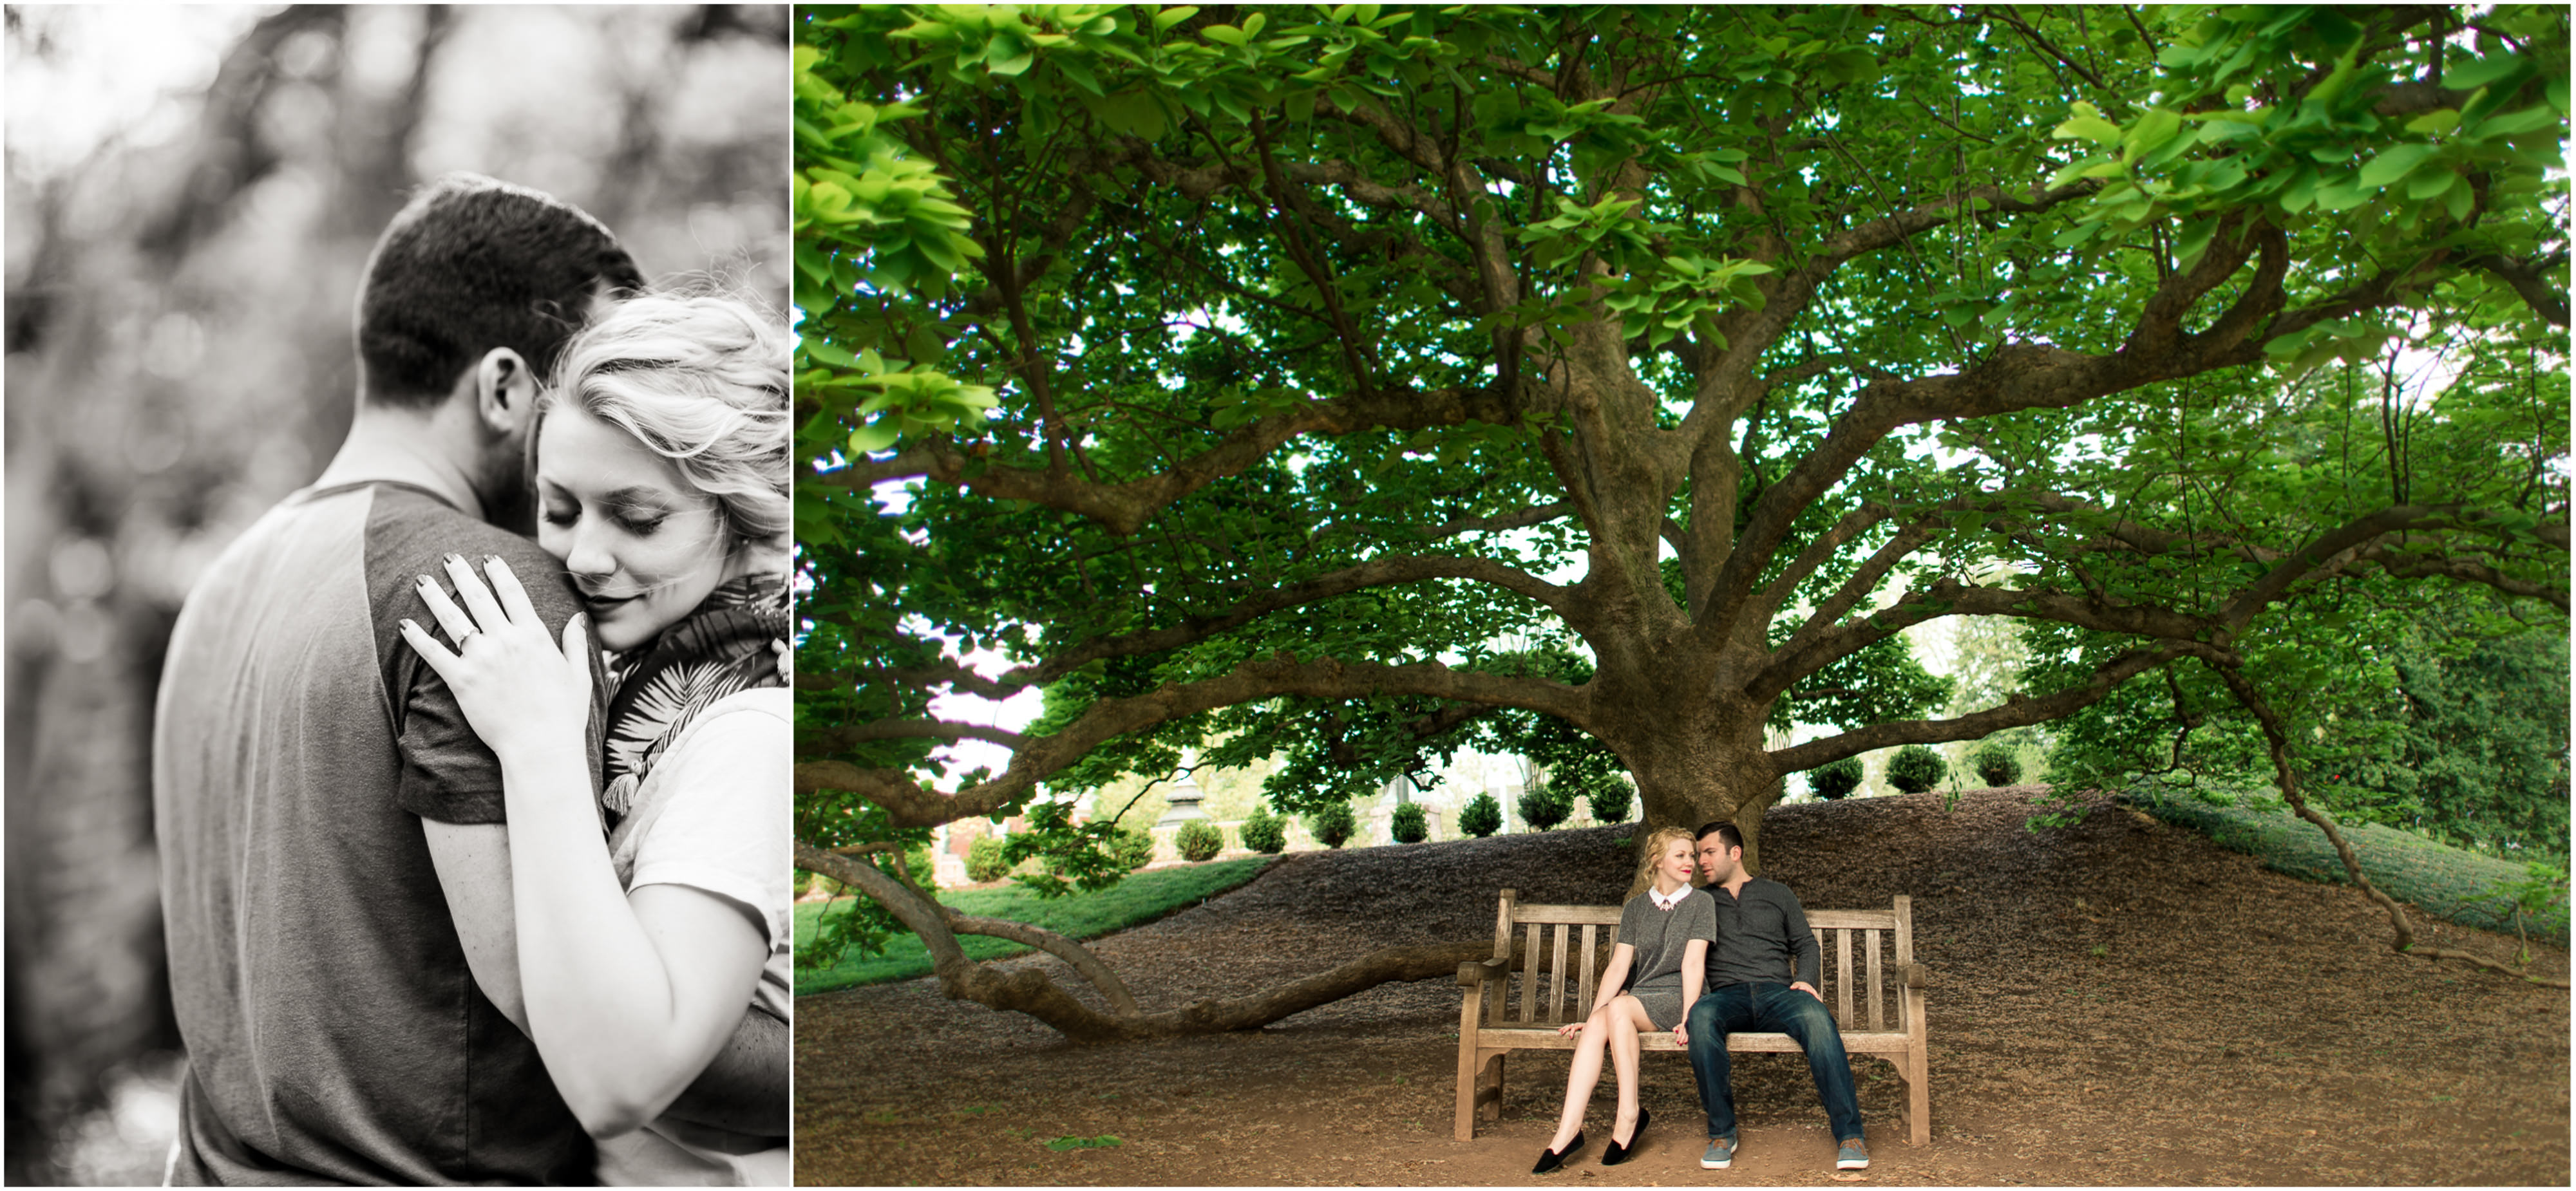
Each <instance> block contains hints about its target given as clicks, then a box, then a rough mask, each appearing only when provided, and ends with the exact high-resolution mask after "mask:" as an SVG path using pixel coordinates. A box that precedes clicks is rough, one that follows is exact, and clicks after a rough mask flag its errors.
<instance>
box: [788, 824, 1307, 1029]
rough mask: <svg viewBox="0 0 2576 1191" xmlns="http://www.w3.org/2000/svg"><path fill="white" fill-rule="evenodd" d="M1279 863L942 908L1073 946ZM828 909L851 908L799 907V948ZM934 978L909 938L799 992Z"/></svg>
mask: <svg viewBox="0 0 2576 1191" xmlns="http://www.w3.org/2000/svg"><path fill="white" fill-rule="evenodd" d="M1274 859H1276V857H1271V856H1246V857H1244V858H1242V859H1240V860H1220V861H1215V862H1213V863H1208V864H1191V865H1175V866H1173V867H1171V868H1163V869H1155V870H1154V871H1152V872H1144V873H1137V874H1136V875H1134V876H1131V877H1129V878H1127V879H1126V880H1124V881H1120V882H1119V883H1118V884H1116V885H1113V886H1111V887H1110V888H1108V889H1104V890H1101V891H1100V892H1098V893H1076V894H1070V895H1068V896H1065V897H1059V898H1041V897H1039V896H1037V895H1036V894H1034V893H1030V892H1029V891H1028V890H1026V889H1023V888H1021V887H1019V886H1018V885H1005V886H1002V887H1000V888H998V889H955V890H949V891H946V892H943V893H941V894H940V895H939V900H940V901H941V902H942V903H944V904H946V905H949V906H953V907H955V908H956V909H957V912H959V913H961V914H973V915H976V916H978V917H984V918H1007V919H1009V920H1011V921H1013V922H1025V923H1028V924H1030V925H1032V926H1041V927H1045V928H1046V929H1048V930H1051V931H1054V932H1055V933H1057V934H1060V935H1063V936H1065V937H1067V938H1072V939H1090V938H1096V937H1098V936H1101V935H1105V934H1108V933H1110V932H1112V931H1119V930H1125V929H1126V928H1128V927H1131V926H1137V925H1141V924H1143V923H1147V922H1152V921H1153V920H1155V919H1157V918H1160V917H1162V916H1164V915H1166V914H1169V913H1172V912H1174V911H1176V910H1183V909H1187V908H1189V907H1190V906H1193V905H1196V904H1198V903H1199V902H1202V901H1205V900H1207V899H1208V898H1211V897H1214V896H1216V895H1217V894H1220V893H1223V892H1225V891H1226V890H1229V889H1232V888H1234V887H1235V886H1238V885H1241V884H1243V883H1244V882H1246V881H1249V880H1251V879H1252V878H1254V877H1255V876H1258V875H1260V873H1261V870H1262V868H1263V866H1265V865H1268V864H1269V863H1270V862H1271V861H1272V860H1274ZM827 904H828V905H829V906H830V907H833V908H834V910H835V912H838V910H839V909H842V908H846V907H847V906H848V904H849V903H848V902H847V901H846V900H843V901H838V902H832V903H824V902H804V903H801V904H799V905H798V906H797V907H796V943H797V945H798V946H800V947H801V946H804V945H805V942H806V941H807V940H809V939H811V938H813V937H814V931H815V924H816V922H817V921H818V920H819V919H820V918H821V916H822V914H823V911H824V910H825V908H826V907H827ZM957 941H958V943H959V944H960V945H961V946H963V947H964V948H965V949H966V955H967V957H968V958H971V959H995V958H999V957H1001V956H1005V955H1019V954H1023V953H1025V952H1027V951H1028V950H1029V949H1028V948H1026V947H1022V946H1020V945H1018V944H1016V943H1006V942H1003V941H1002V940H1000V939H991V938H986V937H984V936H981V935H960V936H958V940H957ZM929 974H930V952H929V949H928V948H925V947H923V946H922V945H921V940H920V939H919V938H918V937H916V936H914V935H912V934H910V933H908V932H907V933H903V934H898V935H896V936H895V937H894V938H892V939H889V940H887V942H886V950H885V954H883V955H870V956H862V955H859V954H858V953H857V952H856V951H855V950H854V951H851V952H849V953H846V954H844V955H842V956H841V962H839V963H837V964H834V965H833V966H831V967H829V968H799V969H797V970H796V991H797V993H798V994H799V995H802V994H805V993H817V992H830V991H831V990H833V989H836V988H848V987H850V986H852V985H856V984H877V983H881V982H883V981H887V980H909V979H912V978H913V977H916V976H927V975H929Z"/></svg>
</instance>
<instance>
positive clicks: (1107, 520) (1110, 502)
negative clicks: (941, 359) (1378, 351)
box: [799, 389, 1512, 537]
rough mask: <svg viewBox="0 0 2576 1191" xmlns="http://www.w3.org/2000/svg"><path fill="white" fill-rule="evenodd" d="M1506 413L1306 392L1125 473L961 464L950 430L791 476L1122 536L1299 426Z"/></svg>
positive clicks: (1423, 400)
mask: <svg viewBox="0 0 2576 1191" xmlns="http://www.w3.org/2000/svg"><path fill="white" fill-rule="evenodd" d="M1511 420H1512V412H1511V410H1510V409H1509V408H1508V407H1507V405H1506V403H1505V401H1504V400H1503V397H1502V395H1501V394H1499V393H1495V392H1492V391H1490V390H1486V389H1439V390H1434V391H1431V392H1404V391H1380V392H1377V393H1374V394H1370V395H1366V396H1351V397H1342V398H1338V399H1334V400H1329V401H1313V402H1309V403H1307V404H1306V405H1304V406H1302V407H1300V408H1298V409H1296V410H1292V411H1290V412H1287V413H1279V414H1272V415H1270V416H1268V417H1265V418H1261V419H1259V420H1257V421H1254V422H1252V423H1250V424H1248V425H1246V426H1243V427H1241V428H1239V429H1237V430H1235V431H1234V432H1233V433H1231V434H1228V435H1226V436H1225V438H1224V439H1222V440H1221V441H1219V442H1218V443H1217V445H1215V446H1213V447H1210V448H1208V449H1207V450H1205V451H1202V452H1200V453H1199V454H1196V455H1193V456H1190V457H1189V458H1188V459H1186V460H1183V461H1182V462H1181V464H1180V465H1179V466H1177V467H1175V468H1173V469H1171V470H1170V471H1167V472H1161V473H1157V474H1154V475H1149V476H1144V477H1141V478H1139V479H1134V480H1129V481H1126V482H1124V483H1093V482H1091V481H1089V480H1085V479H1082V478H1080V477H1078V476H1073V475H1067V474H1061V473H1054V472H1049V471H1047V470H1045V469H1043V468H1022V467H1009V466H1002V465H993V466H988V467H984V468H982V469H981V470H975V469H973V468H972V467H971V466H970V465H971V464H973V463H975V462H978V461H977V460H974V459H972V458H970V456H969V455H968V453H967V452H966V451H962V450H959V449H958V448H957V444H956V442H955V441H954V440H941V441H933V442H926V443H916V444H915V445H913V446H912V447H910V448H908V449H906V450H905V451H903V452H902V453H901V454H899V455H897V456H896V457H895V458H893V459H891V460H884V461H876V462H863V463H858V464H854V465H852V466H849V467H844V468H838V469H835V470H832V471H828V472H817V473H814V474H812V475H807V476H801V477H799V482H800V483H806V484H814V485H820V486H826V487H841V488H867V487H869V486H872V485H874V484H878V483H882V482H884V481H886V480H892V479H909V478H913V477H921V478H926V479H929V480H932V481H935V482H938V483H942V484H956V485H959V486H962V487H964V488H967V489H969V490H971V491H973V492H976V493H979V494H981V495H984V496H991V497H998V498H1000V499H1004V500H1025V501H1029V502H1031V503H1033V504H1037V505H1041V506H1044V507H1046V508H1050V509H1058V510H1061V511H1064V512H1068V513H1076V514H1079V515H1081V516H1084V517H1088V518H1091V519H1092V520H1093V521H1096V522H1098V523H1099V524H1100V525H1101V527H1102V528H1104V529H1107V530H1108V531H1109V532H1111V533H1114V534H1117V535H1119V536H1121V537H1124V536H1127V535H1130V534H1133V533H1135V532H1136V531H1137V530H1139V529H1142V528H1144V525H1145V522H1146V521H1147V520H1148V519H1150V518H1151V517H1152V516H1153V515H1154V514H1155V513H1156V512H1159V511H1160V510H1162V509H1163V508H1164V507H1166V506H1168V505H1170V504H1171V503H1172V502H1174V501H1177V500H1179V499H1181V498H1182V497H1184V496H1187V495H1189V494H1190V493H1193V492H1196V491H1198V490H1199V489H1201V488H1204V487H1206V486H1207V485H1209V484H1212V483H1215V482H1216V481H1218V480H1222V479H1226V478H1228V477H1231V476H1236V475H1240V474H1242V473H1243V472H1245V471H1247V470H1250V469H1251V468H1252V467H1253V466H1255V465H1257V464H1259V463H1260V462H1261V461H1262V460H1264V459H1266V458H1268V457H1269V456H1270V453H1271V452H1273V451H1276V450H1277V449H1279V447H1280V446H1281V445H1283V444H1285V443H1287V442H1288V441H1289V440H1290V439H1293V438H1296V437H1297V436H1299V435H1302V434H1325V435H1339V434H1350V433H1354V432H1357V431H1361V430H1421V429H1427V428H1430V427H1435V426H1457V425H1463V424H1465V423H1467V422H1491V423H1496V424H1503V423H1508V422H1510V421H1511Z"/></svg>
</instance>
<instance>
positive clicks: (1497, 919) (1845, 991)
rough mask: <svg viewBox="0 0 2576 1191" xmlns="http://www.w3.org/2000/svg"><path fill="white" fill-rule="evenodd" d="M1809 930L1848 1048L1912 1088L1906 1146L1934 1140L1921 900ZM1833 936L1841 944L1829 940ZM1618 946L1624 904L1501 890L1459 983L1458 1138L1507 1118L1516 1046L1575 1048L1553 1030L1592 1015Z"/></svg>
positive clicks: (1760, 1038)
mask: <svg viewBox="0 0 2576 1191" xmlns="http://www.w3.org/2000/svg"><path fill="white" fill-rule="evenodd" d="M1807 926H1808V928H1809V929H1811V930H1813V931H1814V932H1815V933H1816V943H1817V945H1818V947H1819V948H1820V949H1821V950H1820V958H1821V959H1822V961H1823V962H1821V963H1820V964H1818V965H1817V966H1818V968H1819V969H1820V971H1819V973H1818V975H1819V976H1820V977H1821V978H1822V979H1823V981H1824V987H1822V988H1820V989H1818V990H1817V991H1818V992H1820V993H1823V994H1824V997H1825V1003H1826V1006H1827V1008H1828V1009H1830V1010H1831V1011H1832V1013H1833V1017H1834V1025H1835V1026H1836V1027H1837V1028H1839V1029H1840V1030H1841V1031H1842V1036H1843V1049H1844V1050H1845V1051H1846V1052H1848V1053H1851V1054H1855V1055H1877V1056H1879V1057H1881V1058H1884V1059H1886V1060H1887V1061H1888V1062H1889V1063H1891V1064H1893V1065H1894V1066H1895V1067H1896V1074H1897V1077H1898V1078H1899V1079H1901V1080H1903V1081H1904V1083H1905V1098H1904V1100H1903V1102H1902V1104H1901V1106H1900V1108H1899V1110H1898V1111H1899V1113H1900V1114H1901V1118H1902V1120H1901V1123H1902V1124H1903V1125H1904V1126H1905V1128H1906V1140H1907V1141H1908V1142H1909V1143H1911V1144H1914V1145H1921V1144H1923V1143H1924V1142H1926V1141H1929V1140H1930V1139H1931V1136H1932V1120H1931V1116H1932V1114H1931V1109H1932V1097H1931V1093H1930V1089H1929V1088H1928V1086H1927V1085H1926V1083H1925V1076H1926V1074H1927V1067H1928V1063H1927V1056H1926V1053H1925V1051H1924V1033H1923V989H1924V986H1925V985H1927V984H1929V983H1930V972H1929V971H1928V970H1926V969H1925V968H1923V967H1922V966H1921V965H1920V964H1917V963H1916V962H1915V960H1914V904H1913V899H1912V898H1909V897H1906V896H1904V895H1902V894H1899V895H1898V896H1897V898H1896V905H1895V908H1893V909H1888V910H1808V911H1807ZM1576 928H1580V930H1579V931H1578V930H1577V929H1576ZM1514 933H1519V934H1520V935H1521V936H1522V938H1521V941H1520V945H1519V947H1518V948H1517V951H1518V953H1519V958H1520V966H1519V967H1518V968H1517V969H1515V968H1514V966H1513V963H1512V961H1513V959H1514V952H1515V950H1516V949H1515V947H1514V946H1513V939H1512V936H1513V934H1514ZM1604 934H1606V935H1608V937H1607V938H1603V937H1602V936H1603V935H1604ZM1827 934H1831V935H1832V936H1833V938H1832V939H1830V940H1828V939H1827V938H1826V937H1825V936H1826V935H1827ZM1854 936H1859V937H1860V948H1859V950H1860V952H1861V957H1862V958H1861V971H1862V972H1863V973H1865V975H1866V979H1865V981H1863V980H1855V979H1854V975H1853V960H1852V951H1853V946H1852V944H1853V937H1854ZM1882 939H1884V940H1885V941H1887V942H1891V943H1893V945H1894V953H1893V955H1892V956H1888V957H1886V958H1884V959H1882V952H1883V951H1884V950H1885V948H1883V947H1882ZM1618 942H1619V907H1617V906H1525V905H1522V904H1520V901H1519V898H1518V897H1517V896H1516V891H1514V890H1510V889H1506V890H1504V891H1503V895H1502V905H1501V908H1500V909H1498V910H1497V911H1496V912H1495V914H1494V957H1493V958H1492V959H1488V960H1481V961H1478V962H1473V963H1465V964H1460V965H1458V983H1459V984H1460V985H1461V986H1463V988H1464V989H1465V996H1464V998H1463V1002H1462V1004H1461V1007H1460V1009H1459V1011H1458V1126H1457V1137H1458V1140H1460V1141H1467V1140H1470V1139H1472V1138H1474V1137H1475V1135H1476V1121H1477V1118H1478V1117H1480V1116H1481V1117H1483V1118H1484V1119H1485V1120H1489V1121H1490V1120H1495V1119H1498V1118H1499V1117H1500V1116H1501V1115H1502V1106H1503V1059H1504V1057H1505V1056H1507V1055H1509V1054H1510V1053H1511V1052H1513V1051H1515V1050H1572V1049H1574V1047H1575V1045H1576V1043H1577V1042H1578V1041H1579V1040H1580V1038H1581V1035H1576V1036H1575V1037H1571V1038H1569V1037H1565V1036H1563V1035H1560V1034H1558V1033H1557V1032H1556V1029H1557V1027H1558V1026H1561V1025H1564V1024H1565V1023H1567V1022H1572V1021H1582V1020H1583V1019H1584V1018H1586V1017H1588V1016H1590V1014H1591V1012H1592V996H1593V982H1594V981H1595V980H1597V979H1599V977H1600V975H1601V970H1602V969H1603V968H1605V967H1607V966H1609V962H1610V951H1611V949H1612V948H1613V947H1615V946H1617V945H1618ZM1782 975H1783V976H1786V975H1787V973H1785V972H1784V973H1782ZM1890 975H1892V976H1894V978H1895V983H1894V984H1892V985H1891V984H1889V983H1888V980H1887V977H1888V976H1890ZM1856 994H1858V995H1859V996H1860V998H1861V999H1860V1000H1859V1002H1858V1004H1860V1005H1863V1006H1866V1009H1865V1012H1866V1013H1867V1015H1868V1018H1869V1028H1868V1029H1866V1030H1862V1029H1858V1028H1856V1027H1857V1026H1858V1025H1859V1023H1860V1018H1859V1017H1857V1016H1855V1015H1854V1014H1855V1009H1854V1005H1855V1001H1854V997H1855V995H1856ZM1891 1008H1892V1016H1893V1017H1894V1019H1895V1020H1894V1024H1893V1026H1891V1025H1890V1024H1889V1018H1890V1016H1891ZM1638 1041H1639V1042H1640V1043H1641V1044H1642V1045H1643V1047H1644V1049H1645V1051H1646V1052H1647V1053H1653V1052H1655V1051H1679V1050H1681V1049H1682V1047H1680V1046H1677V1045H1675V1044H1674V1042H1673V1036H1672V1034H1671V1033H1670V1032H1660V1033H1654V1034H1647V1035H1644V1036H1642V1037H1641V1038H1639V1039H1638ZM1726 1048H1727V1049H1728V1050H1729V1051H1787V1052H1789V1053H1791V1054H1796V1053H1799V1051H1798V1042H1797V1040H1796V1039H1794V1038H1791V1037H1790V1036H1788V1035H1787V1034H1729V1035H1727V1039H1726Z"/></svg>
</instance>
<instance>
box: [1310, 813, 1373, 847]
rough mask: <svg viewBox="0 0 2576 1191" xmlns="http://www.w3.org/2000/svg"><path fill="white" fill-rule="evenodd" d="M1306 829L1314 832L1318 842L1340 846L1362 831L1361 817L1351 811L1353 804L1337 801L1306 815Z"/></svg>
mask: <svg viewBox="0 0 2576 1191" xmlns="http://www.w3.org/2000/svg"><path fill="white" fill-rule="evenodd" d="M1306 830H1308V831H1310V832H1313V833H1314V835H1315V842H1316V843H1319V844H1322V845H1324V846H1325V847H1327V848H1338V847H1341V846H1342V845H1343V844H1347V843H1349V842H1351V837H1352V836H1354V835H1358V834H1359V833H1360V819H1359V816H1357V815H1354V814H1352V813H1351V804H1349V803H1347V802H1336V803H1334V804H1333V805H1331V806H1328V807H1325V808H1324V809H1322V810H1319V811H1316V812H1315V813H1314V814H1311V815H1308V816H1306Z"/></svg>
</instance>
